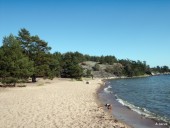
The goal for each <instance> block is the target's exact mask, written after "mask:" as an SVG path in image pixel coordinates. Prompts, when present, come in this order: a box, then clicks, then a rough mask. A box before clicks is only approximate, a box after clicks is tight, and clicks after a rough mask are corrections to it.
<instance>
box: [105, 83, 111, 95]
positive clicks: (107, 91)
mask: <svg viewBox="0 0 170 128" xmlns="http://www.w3.org/2000/svg"><path fill="white" fill-rule="evenodd" d="M111 88H112V87H111V86H110V85H109V86H107V87H106V88H104V92H106V93H112V91H111Z"/></svg>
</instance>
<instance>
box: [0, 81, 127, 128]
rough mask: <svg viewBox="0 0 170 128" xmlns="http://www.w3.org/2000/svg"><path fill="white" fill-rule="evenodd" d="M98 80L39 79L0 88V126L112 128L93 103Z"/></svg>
mask: <svg viewBox="0 0 170 128" xmlns="http://www.w3.org/2000/svg"><path fill="white" fill-rule="evenodd" d="M100 83H101V80H99V79H97V80H91V81H90V84H86V83H85V81H71V80H69V79H54V80H52V81H51V80H42V79H40V80H39V81H38V82H37V83H36V84H27V87H23V88H19V87H16V88H1V89H0V128H112V127H114V126H116V127H118V128H119V127H124V126H125V125H124V124H121V123H120V122H118V123H115V122H114V121H115V120H114V119H113V118H111V117H110V115H108V114H107V113H106V112H104V110H103V109H102V108H100V107H99V104H98V103H97V102H96V92H97V89H98V88H99V87H100V85H99V84H100Z"/></svg>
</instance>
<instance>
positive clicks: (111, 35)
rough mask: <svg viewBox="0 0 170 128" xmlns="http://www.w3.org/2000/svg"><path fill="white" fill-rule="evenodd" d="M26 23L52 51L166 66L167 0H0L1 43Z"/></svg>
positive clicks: (169, 53)
mask: <svg viewBox="0 0 170 128" xmlns="http://www.w3.org/2000/svg"><path fill="white" fill-rule="evenodd" d="M21 28H26V29H28V30H29V31H30V33H31V34H32V35H35V34H36V35H39V37H40V38H41V39H43V40H45V41H47V42H48V44H49V46H51V47H52V50H51V52H55V51H59V52H62V53H64V52H67V51H79V52H81V53H84V54H90V55H99V56H100V55H115V56H116V57H117V58H118V59H126V58H129V59H132V60H141V61H144V60H145V61H146V62H147V64H149V65H151V66H157V65H160V66H163V65H168V66H169V67H170V0H0V40H1V42H0V44H1V45H2V39H3V37H4V36H8V35H9V34H10V33H12V34H14V35H17V34H18V31H19V30H20V29H21Z"/></svg>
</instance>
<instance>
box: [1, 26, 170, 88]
mask: <svg viewBox="0 0 170 128" xmlns="http://www.w3.org/2000/svg"><path fill="white" fill-rule="evenodd" d="M50 50H51V48H50V47H49V46H48V43H47V42H46V41H44V40H42V39H40V38H39V36H37V35H34V36H32V35H31V34H30V33H29V31H28V30H26V29H21V30H20V31H19V33H18V37H14V36H13V35H10V36H8V37H4V40H3V45H2V46H1V47H0V78H1V80H2V83H4V84H9V85H15V83H16V82H19V81H25V80H27V79H28V77H32V81H34V82H35V81H36V77H38V76H40V77H44V78H50V79H52V78H54V77H56V76H57V77H67V78H76V79H81V77H82V76H83V69H82V67H81V66H80V63H81V64H85V63H83V62H84V61H94V62H96V64H95V66H94V67H93V70H94V71H102V69H103V67H102V68H101V67H100V65H99V64H106V65H107V68H106V69H105V71H106V72H108V73H111V74H114V75H116V76H121V75H125V76H129V77H132V76H139V75H144V74H146V73H147V74H151V73H152V72H156V73H165V72H170V69H169V67H168V66H163V67H160V66H157V67H154V68H150V67H149V65H147V64H146V61H143V62H141V61H132V60H128V59H127V60H117V58H116V57H115V56H90V55H83V54H82V53H79V52H67V53H64V54H61V53H59V52H55V53H53V54H51V53H50ZM87 69H88V68H87ZM84 76H87V77H90V76H92V73H91V70H86V73H84ZM92 77H93V76H92Z"/></svg>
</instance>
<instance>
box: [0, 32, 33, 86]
mask: <svg viewBox="0 0 170 128" xmlns="http://www.w3.org/2000/svg"><path fill="white" fill-rule="evenodd" d="M33 71H34V68H33V62H32V61H29V59H28V57H27V56H25V55H24V54H23V51H22V48H21V47H20V44H19V42H18V40H17V39H16V38H15V37H14V36H13V35H10V36H8V37H4V40H3V46H2V47H1V49H0V77H1V78H2V83H4V84H13V85H15V83H16V82H18V81H19V80H23V79H27V78H28V77H29V76H31V75H32V73H33Z"/></svg>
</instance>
